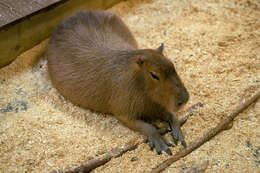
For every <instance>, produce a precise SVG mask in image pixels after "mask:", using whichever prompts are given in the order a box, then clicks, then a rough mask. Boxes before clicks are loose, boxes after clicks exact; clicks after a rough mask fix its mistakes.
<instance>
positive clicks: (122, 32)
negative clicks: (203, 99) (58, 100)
mask: <svg viewBox="0 0 260 173" xmlns="http://www.w3.org/2000/svg"><path fill="white" fill-rule="evenodd" d="M162 50H163V47H162V46H161V47H159V48H158V49H137V43H136V41H135V39H134V37H133V35H132V34H131V32H130V30H129V29H128V28H127V26H126V25H125V24H124V23H123V22H122V20H121V19H120V18H119V17H117V16H116V15H114V14H112V13H109V12H106V11H81V12H78V13H76V14H74V15H72V16H70V17H68V18H66V19H65V20H64V21H63V22H62V23H61V24H59V25H58V26H57V27H56V29H55V30H54V32H53V34H52V36H51V38H50V41H49V43H48V45H47V50H46V57H47V59H48V69H49V74H50V77H51V80H52V83H53V85H54V86H55V87H56V88H57V90H58V91H59V92H60V93H61V94H62V95H63V96H64V97H65V98H67V99H68V100H70V101H71V102H72V103H74V104H76V105H79V106H81V107H83V108H87V109H91V110H94V111H98V112H103V113H109V114H113V115H115V116H116V117H117V118H118V119H119V120H120V121H121V122H122V123H124V124H125V125H126V126H128V127H129V128H131V129H133V130H137V131H139V132H141V133H143V134H145V135H147V136H148V139H149V144H150V146H151V147H152V148H153V147H155V148H156V150H157V152H158V153H161V151H166V152H167V153H170V151H169V149H168V147H167V142H165V141H164V139H163V138H162V137H161V136H160V135H159V134H158V133H157V131H156V129H155V128H154V127H153V126H152V125H151V124H149V123H147V122H145V120H147V119H162V120H166V121H169V122H170V125H171V126H172V128H173V132H174V130H175V132H176V133H173V136H174V138H176V140H180V141H181V142H182V143H183V144H184V143H185V142H184V139H183V137H182V134H181V131H180V129H179V125H178V122H176V117H175V115H173V112H172V111H176V110H177V109H178V107H179V106H180V105H182V104H185V103H186V102H187V101H188V97H189V95H188V92H187V90H186V89H185V87H184V85H183V84H182V82H181V80H180V79H179V77H178V75H177V73H176V71H175V69H174V66H173V64H172V63H171V62H170V61H169V60H168V59H167V58H166V57H165V56H164V55H163V54H162Z"/></svg>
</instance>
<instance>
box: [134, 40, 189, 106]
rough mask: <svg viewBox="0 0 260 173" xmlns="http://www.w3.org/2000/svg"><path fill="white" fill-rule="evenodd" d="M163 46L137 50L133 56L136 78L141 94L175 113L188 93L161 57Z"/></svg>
mask: <svg viewBox="0 0 260 173" xmlns="http://www.w3.org/2000/svg"><path fill="white" fill-rule="evenodd" d="M163 48H164V47H163V44H162V45H161V46H160V47H159V48H157V49H143V50H139V51H138V53H137V54H136V55H135V56H136V58H135V61H136V63H137V69H138V73H137V74H138V78H140V79H141V80H140V81H142V82H141V83H142V85H143V86H142V88H143V90H144V91H143V92H145V94H146V95H147V96H148V97H149V98H150V99H151V100H152V101H153V102H154V103H157V104H159V105H161V106H162V107H164V108H166V109H167V110H169V111H177V110H178V109H179V108H180V107H181V106H182V105H184V104H185V103H187V102H188V100H189V93H188V91H187V89H186V88H185V86H184V85H183V83H182V81H181V79H180V77H179V76H178V74H177V72H176V70H175V67H174V65H173V63H172V62H171V61H170V60H168V59H167V58H166V57H165V56H164V55H163Z"/></svg>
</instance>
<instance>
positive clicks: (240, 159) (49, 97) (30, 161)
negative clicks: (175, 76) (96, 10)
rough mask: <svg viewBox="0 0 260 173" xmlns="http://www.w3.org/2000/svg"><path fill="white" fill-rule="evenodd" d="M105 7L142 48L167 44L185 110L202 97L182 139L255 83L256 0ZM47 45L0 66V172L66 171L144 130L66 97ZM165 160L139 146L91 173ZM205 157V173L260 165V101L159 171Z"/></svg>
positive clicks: (259, 46)
mask: <svg viewBox="0 0 260 173" xmlns="http://www.w3.org/2000/svg"><path fill="white" fill-rule="evenodd" d="M109 10H110V11H112V12H115V13H117V14H118V15H119V16H121V17H122V19H123V20H124V21H125V22H126V23H127V25H128V26H129V27H130V29H131V30H132V32H133V33H134V35H135V37H136V39H137V41H138V43H139V46H140V48H156V47H158V46H159V44H160V43H161V42H164V43H165V47H166V49H165V54H166V55H167V56H168V57H169V58H170V59H171V60H172V61H173V62H174V63H175V66H176V68H177V71H178V72H179V74H180V76H181V78H182V79H183V81H184V83H185V85H186V86H187V88H188V90H189V92H190V94H191V100H190V101H189V103H188V105H187V106H186V108H187V107H188V106H191V105H192V104H194V103H197V102H198V101H201V102H202V103H203V104H204V107H202V108H200V109H199V110H197V111H195V114H194V115H193V116H192V117H191V118H190V119H189V120H188V122H187V123H186V124H185V125H184V126H183V127H182V129H183V132H184V134H185V136H186V141H187V143H191V142H192V141H193V140H195V139H196V138H198V137H200V136H202V135H203V134H204V133H205V132H206V131H208V130H209V129H210V128H212V127H213V126H215V125H216V124H217V123H218V122H219V121H220V120H221V119H223V118H224V117H225V116H227V114H228V113H230V112H231V110H232V109H233V108H235V106H236V105H238V104H239V103H240V102H241V101H242V100H243V98H245V97H248V96H249V95H251V94H252V93H254V92H255V91H257V90H259V89H260V87H259V86H260V1H258V0H255V1H253V0H240V1H237V0H223V1H219V0H201V1H191V0H186V1H183V0H175V1H172V0H144V1H140V0H130V1H127V2H122V3H120V4H118V5H116V6H114V7H113V8H112V9H109ZM45 45H46V41H45V42H43V43H41V44H40V45H38V46H36V47H35V48H33V49H31V50H30V51H27V52H26V53H24V54H23V55H21V56H20V57H18V58H17V60H15V61H14V62H13V63H12V64H11V65H9V66H7V67H5V68H2V69H1V70H0V172H5V173H8V172H19V173H22V172H49V171H51V170H53V169H59V168H62V169H64V168H67V167H72V166H75V165H79V164H80V163H83V162H84V161H86V160H88V159H90V158H91V157H95V156H97V155H101V154H103V153H104V152H106V151H109V150H110V149H111V148H113V147H117V146H118V147H120V146H123V144H125V143H127V142H128V141H130V140H131V139H134V138H137V137H139V138H141V137H142V136H141V135H139V134H137V133H134V132H132V131H130V130H129V129H127V128H126V127H124V126H122V125H121V124H120V123H118V121H117V120H116V119H115V118H113V117H110V116H106V115H98V114H95V113H92V112H90V111H88V110H83V109H80V108H78V107H76V106H73V105H72V104H71V103H70V102H68V101H66V100H64V99H63V98H62V97H61V96H60V95H59V94H58V93H57V91H56V90H55V89H54V88H53V87H52V86H51V83H50V80H49V77H48V73H47V67H46V59H44V58H41V57H42V56H43V55H42V53H43V52H44V49H45ZM180 149H182V148H181V146H178V147H174V148H172V151H173V152H174V153H175V152H176V151H179V150H180ZM133 157H135V159H133V160H136V161H131V158H133ZM167 158H168V156H167V155H166V154H163V155H161V156H157V155H156V153H155V152H152V151H150V149H149V147H148V145H147V144H143V145H140V146H139V147H138V148H137V149H136V150H134V151H131V152H128V153H126V154H124V155H123V156H122V157H119V158H116V159H113V160H112V161H110V162H109V163H107V164H106V165H104V166H102V167H100V168H98V169H96V170H95V171H93V172H95V173H96V172H122V173H125V172H148V171H150V170H151V169H152V168H153V167H155V166H156V165H157V164H159V163H161V162H162V161H163V160H165V159H167ZM205 160H209V167H208V169H207V171H206V172H255V173H256V172H260V101H258V102H257V103H255V104H253V105H252V106H250V107H249V108H248V109H247V110H246V111H244V113H242V114H241V115H239V117H237V118H236V119H235V121H234V124H233V128H232V129H230V130H228V131H224V132H222V133H221V134H220V135H218V136H216V137H215V138H214V139H213V140H211V141H209V142H207V143H206V144H204V145H203V146H202V147H200V148H199V149H197V150H196V151H194V152H193V153H191V154H190V155H188V156H187V157H185V158H184V159H181V160H180V161H178V162H176V163H174V164H172V165H171V166H170V167H169V168H168V169H166V170H165V172H178V171H180V170H181V169H183V168H185V167H189V166H191V165H192V164H194V163H201V162H203V161H205Z"/></svg>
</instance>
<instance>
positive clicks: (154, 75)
mask: <svg viewBox="0 0 260 173" xmlns="http://www.w3.org/2000/svg"><path fill="white" fill-rule="evenodd" d="M150 74H151V76H152V78H154V79H156V80H160V78H159V77H158V76H157V75H156V74H154V73H153V72H150Z"/></svg>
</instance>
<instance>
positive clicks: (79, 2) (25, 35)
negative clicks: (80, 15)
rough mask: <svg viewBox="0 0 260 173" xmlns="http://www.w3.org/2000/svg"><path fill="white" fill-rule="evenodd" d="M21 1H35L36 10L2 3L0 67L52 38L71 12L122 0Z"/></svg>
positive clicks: (105, 5) (0, 16)
mask: <svg viewBox="0 0 260 173" xmlns="http://www.w3.org/2000/svg"><path fill="white" fill-rule="evenodd" d="M5 1H6V3H5ZM21 1H23V3H21V4H19V5H20V6H21V8H22V6H25V5H26V3H25V2H31V3H35V4H34V6H33V10H31V11H30V10H28V9H27V10H21V9H15V8H14V4H13V3H11V1H9V0H4V1H1V2H0V9H1V12H0V68H1V67H4V66H6V65H8V64H10V63H11V62H12V61H13V60H14V59H15V58H16V57H17V56H18V55H20V54H21V53H22V52H24V51H26V50H28V49H30V48H32V47H33V46H35V45H37V44H39V43H40V42H41V41H43V40H44V39H46V38H48V37H49V36H50V34H51V32H52V30H53V29H54V27H55V26H56V25H57V24H58V23H60V22H61V21H62V20H63V19H64V18H65V17H67V16H68V15H70V14H72V13H74V12H76V11H78V10H84V9H107V8H109V7H111V6H112V5H114V4H115V3H118V2H120V1H122V0H53V1H49V0H34V1H32V0H30V1H28V0H21ZM15 2H18V1H16V0H15ZM19 5H17V6H19ZM35 9H36V10H35ZM8 10H9V11H8ZM4 14H5V15H6V16H8V15H10V17H9V19H8V18H7V17H6V16H4V17H3V15H4Z"/></svg>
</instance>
